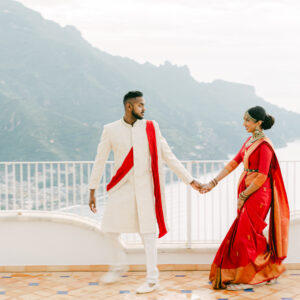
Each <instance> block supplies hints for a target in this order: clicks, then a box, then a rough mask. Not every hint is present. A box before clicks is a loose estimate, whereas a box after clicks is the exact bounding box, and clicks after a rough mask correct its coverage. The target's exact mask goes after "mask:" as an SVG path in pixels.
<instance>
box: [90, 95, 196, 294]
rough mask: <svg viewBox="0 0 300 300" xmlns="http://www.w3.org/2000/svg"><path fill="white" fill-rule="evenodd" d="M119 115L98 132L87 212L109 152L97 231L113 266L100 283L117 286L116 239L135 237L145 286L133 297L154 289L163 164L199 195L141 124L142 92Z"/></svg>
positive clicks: (120, 260)
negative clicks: (110, 171) (109, 246)
mask: <svg viewBox="0 0 300 300" xmlns="http://www.w3.org/2000/svg"><path fill="white" fill-rule="evenodd" d="M123 104H124V109H125V114H124V116H123V118H122V119H121V120H118V121H116V122H113V123H110V124H107V125H105V126H104V129H103V132H102V136H101V140H100V143H99V145H98V149H97V155H96V158H95V162H94V166H93V170H92V174H91V177H90V184H89V188H90V202H89V205H90V209H91V210H92V211H93V212H96V198H95V190H96V189H97V188H98V186H99V182H100V179H101V176H102V174H103V172H104V168H105V162H106V160H107V158H108V155H109V153H110V151H111V150H113V152H114V160H115V169H114V174H115V175H114V176H113V178H112V180H111V182H110V183H109V184H108V186H107V190H108V201H107V205H106V208H105V211H104V214H103V220H102V230H103V231H104V232H106V234H107V236H108V237H109V238H110V241H111V242H112V243H113V246H114V247H113V248H114V251H115V253H114V257H115V262H114V265H113V266H111V267H110V271H109V272H108V273H106V274H105V275H104V276H103V277H102V281H103V282H106V283H111V282H114V281H117V280H118V279H119V278H120V275H122V273H123V272H125V271H126V270H127V268H126V267H125V266H124V265H125V257H124V253H123V250H122V248H121V246H120V244H119V235H120V233H125V232H138V233H139V234H140V236H141V238H142V240H143V243H144V247H145V254H146V266H147V281H146V282H145V283H144V284H143V285H142V286H140V287H139V288H138V289H137V291H136V292H137V293H147V292H151V291H153V290H156V289H157V288H158V287H159V283H158V277H159V272H158V269H157V248H156V241H157V227H158V229H159V237H161V236H163V235H164V234H166V233H167V228H166V223H165V216H166V205H165V193H164V174H163V162H165V163H166V164H167V165H168V167H169V168H170V169H171V170H172V171H173V172H174V173H175V174H176V175H177V176H178V177H179V178H180V179H181V180H183V181H184V182H185V183H186V184H189V185H191V186H192V187H193V188H194V189H196V190H199V189H200V188H201V184H200V183H198V182H197V181H195V180H194V179H193V177H192V175H191V174H189V172H188V171H187V170H186V169H185V168H184V166H183V165H182V164H181V163H180V162H179V161H178V159H177V158H176V157H175V155H174V154H173V153H172V151H171V149H170V147H169V146H168V144H167V142H166V140H165V139H164V138H163V137H162V135H161V133H160V130H159V126H158V124H157V123H156V122H152V121H145V120H143V119H144V113H145V110H146V109H145V100H144V98H143V94H142V92H139V91H131V92H128V93H127V94H126V95H125V96H124V99H123Z"/></svg>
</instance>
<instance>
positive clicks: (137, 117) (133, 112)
mask: <svg viewBox="0 0 300 300" xmlns="http://www.w3.org/2000/svg"><path fill="white" fill-rule="evenodd" d="M131 114H132V115H133V116H134V117H135V118H136V119H138V120H143V119H144V116H140V115H138V114H137V113H136V112H135V111H134V110H133V111H132V112H131Z"/></svg>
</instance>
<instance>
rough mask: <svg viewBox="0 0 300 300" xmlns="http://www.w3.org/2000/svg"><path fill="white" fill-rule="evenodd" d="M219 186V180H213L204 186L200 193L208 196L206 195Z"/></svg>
mask: <svg viewBox="0 0 300 300" xmlns="http://www.w3.org/2000/svg"><path fill="white" fill-rule="evenodd" d="M217 184H218V180H217V179H213V180H211V181H210V182H209V183H207V184H205V185H203V187H202V189H201V191H200V193H201V194H206V193H208V192H210V191H211V190H212V189H213V188H214V187H215V186H216V185H217Z"/></svg>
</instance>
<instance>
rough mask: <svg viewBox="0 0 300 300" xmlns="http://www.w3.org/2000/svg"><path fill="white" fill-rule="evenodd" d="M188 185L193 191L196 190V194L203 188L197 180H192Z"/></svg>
mask: <svg viewBox="0 0 300 300" xmlns="http://www.w3.org/2000/svg"><path fill="white" fill-rule="evenodd" d="M190 185H191V186H192V188H193V189H194V190H196V191H198V192H200V191H201V189H202V187H203V185H202V184H201V183H200V182H198V181H197V180H193V181H192V182H191V183H190Z"/></svg>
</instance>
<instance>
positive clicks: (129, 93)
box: [123, 91, 143, 105]
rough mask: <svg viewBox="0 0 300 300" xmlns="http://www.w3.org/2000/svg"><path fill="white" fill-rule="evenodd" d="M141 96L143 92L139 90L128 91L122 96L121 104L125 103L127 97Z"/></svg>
mask: <svg viewBox="0 0 300 300" xmlns="http://www.w3.org/2000/svg"><path fill="white" fill-rule="evenodd" d="M137 97H143V93H142V92H140V91H130V92H128V93H127V94H126V95H125V96H124V98H123V104H124V105H125V103H126V101H127V100H129V99H133V98H137Z"/></svg>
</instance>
